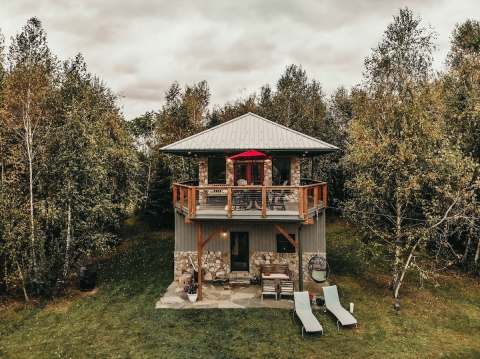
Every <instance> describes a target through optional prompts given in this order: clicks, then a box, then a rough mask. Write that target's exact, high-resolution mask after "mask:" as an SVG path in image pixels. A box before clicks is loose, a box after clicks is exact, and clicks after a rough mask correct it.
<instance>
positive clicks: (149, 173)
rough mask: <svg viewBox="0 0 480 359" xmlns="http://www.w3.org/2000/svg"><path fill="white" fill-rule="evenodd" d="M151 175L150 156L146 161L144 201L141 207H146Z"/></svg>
mask: <svg viewBox="0 0 480 359" xmlns="http://www.w3.org/2000/svg"><path fill="white" fill-rule="evenodd" d="M151 176H152V159H151V158H150V159H149V161H148V171H147V185H146V188H145V203H144V204H143V208H144V209H145V208H147V204H148V196H149V192H150V181H151Z"/></svg>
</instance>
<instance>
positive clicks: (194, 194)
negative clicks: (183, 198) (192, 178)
mask: <svg viewBox="0 0 480 359" xmlns="http://www.w3.org/2000/svg"><path fill="white" fill-rule="evenodd" d="M191 191H192V195H191V196H190V200H191V201H192V217H195V215H196V213H197V199H196V197H197V189H196V188H195V187H191Z"/></svg>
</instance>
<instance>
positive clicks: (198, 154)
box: [162, 113, 338, 299]
mask: <svg viewBox="0 0 480 359" xmlns="http://www.w3.org/2000/svg"><path fill="white" fill-rule="evenodd" d="M336 150H338V148H337V147H335V146H333V145H330V144H328V143H326V142H323V141H320V140H318V139H316V138H313V137H310V136H307V135H305V134H303V133H300V132H297V131H294V130H292V129H290V128H288V127H285V126H282V125H280V124H278V123H275V122H272V121H270V120H267V119H266V118H263V117H260V116H258V115H255V114H253V113H247V114H245V115H243V116H240V117H237V118H235V119H233V120H231V121H228V122H225V123H223V124H220V125H218V126H215V127H213V128H210V129H208V130H205V131H203V132H200V133H198V134H196V135H193V136H190V137H187V138H185V139H183V140H180V141H177V142H175V143H172V144H170V145H168V146H165V147H163V148H162V151H163V152H165V153H170V154H175V155H179V156H188V157H194V158H196V159H197V160H198V180H194V181H189V182H185V183H174V184H173V206H174V207H175V255H174V259H175V279H178V278H179V277H181V276H184V275H185V274H186V273H191V272H192V271H193V265H195V266H196V268H198V267H201V268H202V269H203V271H200V275H199V278H198V280H199V287H200V288H199V299H201V282H202V281H212V280H218V279H228V278H232V277H237V278H238V275H239V274H243V275H244V276H245V275H246V276H249V277H251V278H253V277H255V276H258V275H259V271H260V266H261V265H263V264H277V263H282V264H288V266H289V269H290V271H291V272H292V273H293V276H294V279H296V280H299V286H300V288H302V287H303V281H304V280H309V277H308V275H305V276H304V274H303V272H305V273H306V272H307V265H308V261H309V259H310V258H311V257H312V256H314V255H317V256H321V257H326V252H325V208H326V206H327V185H326V183H324V182H318V181H315V180H313V179H303V178H301V175H300V173H301V168H300V167H301V163H302V162H308V161H302V159H307V158H311V157H313V156H318V155H322V154H325V153H329V152H333V151H336ZM202 273H203V275H202Z"/></svg>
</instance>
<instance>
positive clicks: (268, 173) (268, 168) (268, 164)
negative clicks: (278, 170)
mask: <svg viewBox="0 0 480 359" xmlns="http://www.w3.org/2000/svg"><path fill="white" fill-rule="evenodd" d="M263 185H264V186H271V185H272V160H271V159H266V160H265V161H264V162H263Z"/></svg>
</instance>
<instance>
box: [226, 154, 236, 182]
mask: <svg viewBox="0 0 480 359" xmlns="http://www.w3.org/2000/svg"><path fill="white" fill-rule="evenodd" d="M226 161H227V164H226V168H225V170H226V171H225V172H226V176H227V178H226V183H227V185H228V186H233V185H234V183H233V181H234V178H233V161H232V160H231V159H229V158H227V160H226Z"/></svg>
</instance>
